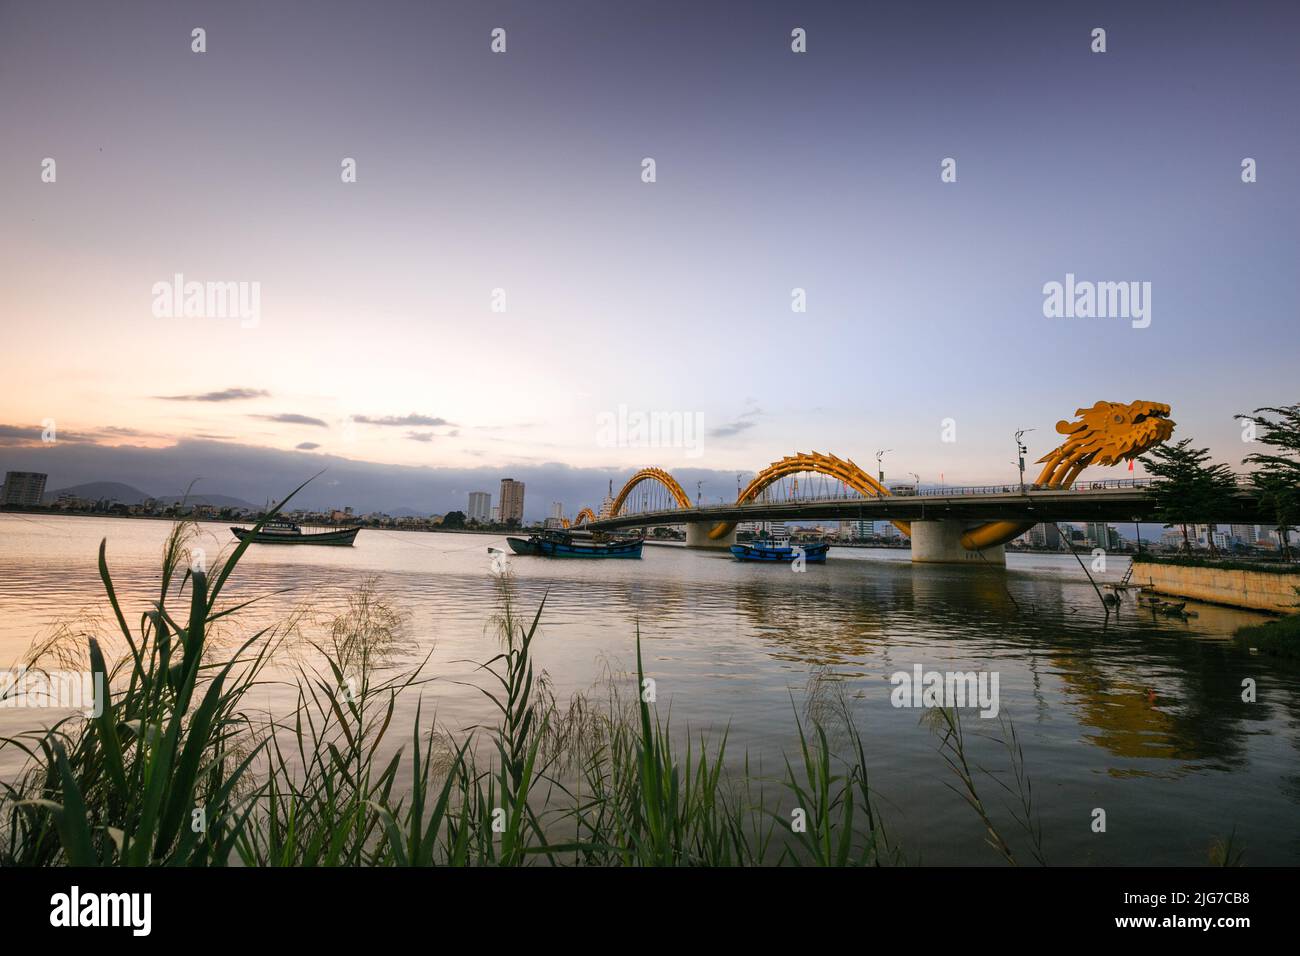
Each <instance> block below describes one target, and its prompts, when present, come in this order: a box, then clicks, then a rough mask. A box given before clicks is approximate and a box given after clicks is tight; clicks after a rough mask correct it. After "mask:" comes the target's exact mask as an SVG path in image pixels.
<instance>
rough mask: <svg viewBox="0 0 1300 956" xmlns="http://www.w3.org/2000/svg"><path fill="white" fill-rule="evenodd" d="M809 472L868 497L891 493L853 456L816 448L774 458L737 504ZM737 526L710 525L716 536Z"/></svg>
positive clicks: (712, 536)
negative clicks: (858, 463)
mask: <svg viewBox="0 0 1300 956" xmlns="http://www.w3.org/2000/svg"><path fill="white" fill-rule="evenodd" d="M807 472H812V473H814V474H818V475H826V476H827V477H828V478H835V479H837V480H839V481H842V482H844V484H846V485H848V486H849V487H850V488H852V489H853V490H855V491H857V492H859V493H861V494H863V495H866V496H867V497H868V498H879V497H883V496H885V495H888V494H889V489H888V488H886V487H885V486H884V485H882V484H881V483H880V482H879V481H877V480H876V479H875V478H874V477H873V476H871V475H870V474H868V473H867V472H865V471H863V470H862V469H861V468H859V467H858V466H857V465H856V464H855V463H854V462H853V460H852V459H844V458H837V457H836V456H835V455H824V454H822V453H821V452H817V451H814V452H811V453H809V452H799V453H797V454H794V455H787V456H786V457H785V458H782V459H781V460H780V461H774V462H772V464H770V465H768V466H767V467H766V468H764V469H763V470H762V471H760V472H759V473H758V474H757V475H755V476H754V479H753V481H751V482H750V483H749V485H748V486H746V488H745V490H744V491H742V492H741V493H740V497H739V498H737V499H736V504H738V505H743V504H745V503H746V502H749V501H754V500H756V499H757V498H758V495H759V493H760V492H761V491H762V490H763V489H764V488H766V487H767V486H768V485H770V484H772V483H773V482H775V481H780V480H781V479H782V478H787V477H789V476H790V475H798V474H804V473H807ZM893 524H894V525H895V526H896V527H898V528H899V529H900V530H901V531H903V532H904V533H906V532H907V528H906V527H904V525H905V524H906V522H898V521H895V522H893ZM734 527H735V524H733V523H731V522H725V521H724V522H721V523H719V524H716V525H714V526H713V527H712V528H711V529H709V537H710V538H713V539H714V540H717V539H719V538H725V537H726V536H727V535H729V534H730V533H731V529H732V528H734Z"/></svg>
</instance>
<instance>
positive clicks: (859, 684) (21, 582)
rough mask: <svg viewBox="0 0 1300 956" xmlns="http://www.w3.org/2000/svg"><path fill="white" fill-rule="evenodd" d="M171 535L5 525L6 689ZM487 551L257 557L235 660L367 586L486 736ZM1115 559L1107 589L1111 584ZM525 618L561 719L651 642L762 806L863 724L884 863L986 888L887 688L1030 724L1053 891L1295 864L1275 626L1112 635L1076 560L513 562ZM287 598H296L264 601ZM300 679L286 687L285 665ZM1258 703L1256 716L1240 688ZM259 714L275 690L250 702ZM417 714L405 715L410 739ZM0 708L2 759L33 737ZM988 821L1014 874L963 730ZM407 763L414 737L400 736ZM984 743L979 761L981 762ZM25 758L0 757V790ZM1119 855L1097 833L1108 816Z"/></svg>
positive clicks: (437, 705) (1023, 736)
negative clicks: (1257, 641) (983, 700)
mask: <svg viewBox="0 0 1300 956" xmlns="http://www.w3.org/2000/svg"><path fill="white" fill-rule="evenodd" d="M169 528H170V525H169V524H168V523H167V522H163V521H152V520H143V519H138V520H137V519H99V518H86V517H66V516H47V515H22V516H19V515H0V666H6V667H7V666H10V665H12V664H16V663H18V662H19V661H20V660H21V658H22V657H23V655H24V654H25V653H26V652H27V651H28V649H29V647H30V646H31V645H32V642H33V640H34V639H36V638H40V637H47V636H49V635H51V634H52V633H54V632H55V630H56V629H57V628H59V627H60V626H61V625H63V626H65V627H70V628H71V631H72V633H73V634H76V635H82V636H84V635H87V634H100V635H104V634H111V633H112V631H113V627H112V626H111V621H110V620H109V618H108V617H107V616H106V610H107V605H106V602H105V601H104V600H103V588H102V586H101V584H100V581H99V576H98V572H97V570H96V551H97V548H98V545H99V541H100V539H101V538H107V540H108V561H109V565H110V569H111V571H112V573H113V576H114V580H115V583H116V585H117V587H118V590H119V594H120V595H121V597H122V600H123V603H124V605H125V610H126V614H127V619H128V620H129V621H132V622H134V621H136V620H137V619H138V617H139V613H140V611H141V610H143V609H144V608H146V607H147V602H149V601H151V600H153V599H154V598H155V597H156V592H157V588H158V568H159V556H160V552H161V548H162V544H163V541H164V539H165V538H166V535H167V533H168V531H169ZM200 528H201V532H200V535H199V537H198V539H196V541H195V542H194V546H195V547H201V548H203V550H204V551H205V552H206V554H207V555H208V556H210V558H213V557H215V556H216V555H218V554H219V553H220V552H221V551H222V550H223V549H226V550H228V549H229V548H230V546H231V543H232V542H231V536H230V535H229V532H228V530H227V529H226V528H225V526H223V525H218V524H203V525H201V526H200ZM489 546H497V547H504V539H502V538H497V537H492V536H486V535H476V534H450V533H448V534H437V533H415V532H395V531H375V530H363V531H362V532H361V533H360V535H359V536H358V538H357V542H356V545H355V547H353V548H305V547H294V548H274V547H266V546H264V547H260V548H259V547H253V548H251V549H250V550H249V551H248V552H247V554H246V555H245V557H244V559H243V561H242V562H241V564H240V566H239V568H238V569H237V570H236V572H235V574H234V576H233V577H232V579H231V583H230V585H229V587H228V590H227V592H226V594H227V597H228V598H229V600H231V601H232V602H233V601H239V600H247V599H249V598H251V597H254V596H265V599H264V600H263V601H261V602H259V604H258V605H256V606H255V607H254V608H252V609H250V610H249V611H247V612H245V613H244V614H242V615H241V616H240V618H239V619H238V620H239V627H238V629H234V628H229V627H228V628H226V631H234V634H228V635H227V636H228V637H232V638H233V637H234V636H237V635H238V634H241V633H251V632H252V629H253V628H254V627H255V626H259V625H265V624H269V623H272V622H275V621H280V620H284V619H285V618H286V617H288V616H290V615H293V614H298V615H300V618H299V620H300V630H301V631H302V632H303V633H304V634H305V635H307V636H313V635H316V634H319V633H321V632H322V629H324V628H325V627H327V626H328V622H329V620H330V618H331V616H332V615H335V614H338V613H340V612H341V611H343V610H344V609H345V608H346V607H347V601H348V596H349V594H352V593H354V592H355V589H356V588H357V586H358V585H359V584H360V583H361V582H362V581H363V580H365V579H366V578H367V577H371V576H373V577H374V578H375V581H376V586H377V588H378V590H379V593H381V594H382V595H383V596H384V598H385V599H386V600H387V601H389V602H390V603H391V604H392V605H393V606H394V607H396V608H398V609H399V610H400V611H401V613H402V614H403V617H404V621H405V626H404V628H403V634H404V637H403V639H402V642H401V643H400V644H399V645H398V647H397V649H396V651H395V658H394V661H393V663H394V666H397V667H401V666H412V667H413V666H416V665H418V664H419V663H420V662H421V661H423V660H424V658H425V656H426V655H429V654H431V656H430V657H429V661H428V663H427V665H425V666H426V674H427V675H428V676H431V677H435V678H436V679H435V680H433V681H432V682H430V683H428V684H426V685H424V687H423V695H422V696H423V701H422V703H423V708H424V712H425V714H426V715H428V714H429V713H430V712H431V711H432V712H436V720H437V722H438V724H439V725H441V726H444V727H447V728H451V729H453V730H455V729H459V728H465V727H469V726H471V725H474V724H476V723H479V722H480V721H485V720H490V719H491V713H490V710H489V709H488V705H487V703H486V701H485V699H484V698H483V696H482V694H480V693H479V692H478V691H477V690H476V689H475V687H474V686H472V685H473V684H474V683H475V682H476V681H480V682H481V674H476V672H475V670H474V667H473V665H472V663H470V662H472V661H482V660H486V659H487V658H488V657H490V656H492V654H494V653H496V651H497V649H498V646H499V644H498V638H497V636H496V634H495V631H494V627H493V621H494V619H495V616H496V615H497V614H498V613H499V611H500V595H501V584H500V581H499V579H498V577H497V576H495V575H494V573H493V567H492V562H491V560H490V557H489V555H488V553H487V548H488V547H489ZM1126 566H1127V561H1126V560H1124V559H1122V558H1113V559H1112V560H1111V561H1110V564H1109V566H1108V567H1107V569H1106V572H1105V573H1104V574H1103V575H1101V577H1102V578H1103V579H1105V580H1114V579H1117V578H1119V577H1120V576H1122V574H1123V572H1124V570H1125V568H1126ZM510 579H511V582H512V588H513V592H514V595H515V597H514V600H515V602H516V606H517V608H518V610H519V611H520V612H522V613H526V614H528V615H529V616H531V614H532V612H533V611H534V610H535V609H536V607H537V606H538V604H539V603H540V602H541V601H542V599H543V597H545V601H546V605H545V610H544V613H543V616H542V624H541V629H540V637H539V638H538V639H537V641H536V644H535V653H536V659H537V665H538V667H539V668H541V669H544V670H545V672H546V674H547V676H548V678H549V680H550V681H551V683H552V685H553V688H554V692H555V693H556V695H557V697H559V698H560V699H564V698H566V697H568V696H569V695H570V694H573V693H575V692H583V691H591V690H592V689H593V688H598V687H599V686H600V682H601V681H602V679H605V678H607V677H610V676H612V679H613V680H614V681H616V682H622V683H623V684H626V685H627V686H628V687H631V685H632V683H633V678H632V676H631V674H634V672H635V643H634V640H635V634H636V631H637V628H638V627H639V629H640V633H641V637H642V641H643V648H644V651H643V652H644V657H645V667H646V672H647V675H648V676H651V677H653V678H654V680H655V682H656V692H657V693H656V696H657V706H658V709H659V712H660V714H661V716H667V715H668V713H669V709H670V708H671V718H672V726H673V727H674V728H676V729H677V730H678V732H679V733H686V732H687V731H688V729H689V733H690V734H691V735H692V736H693V737H697V736H698V735H699V734H702V733H703V734H706V735H708V736H709V737H710V738H711V739H714V740H716V739H717V737H718V735H719V734H720V733H721V732H722V731H724V730H726V731H727V732H728V735H729V736H728V744H727V746H728V753H729V754H730V755H732V757H733V758H734V759H736V760H739V758H740V755H741V754H742V753H744V752H747V753H748V754H749V757H750V762H751V765H752V766H758V765H759V764H760V763H761V765H762V768H763V773H764V775H765V776H770V777H772V778H773V779H774V780H775V779H777V778H779V777H780V776H781V772H782V770H783V764H782V759H783V758H782V755H783V754H787V753H788V754H791V755H792V756H793V754H794V749H795V748H796V747H797V737H796V736H795V718H796V716H798V717H799V719H801V720H803V721H804V722H805V723H807V722H808V721H810V720H811V719H812V718H814V717H818V716H826V715H828V714H832V713H833V712H834V710H835V708H834V707H833V706H831V703H832V702H833V701H835V700H840V699H842V700H844V701H847V703H848V705H849V708H850V709H851V711H852V713H853V715H854V719H855V721H856V722H857V725H858V726H859V727H860V728H861V730H862V733H863V736H864V739H865V742H866V752H867V759H868V767H869V770H870V772H871V783H872V786H873V788H874V789H875V792H876V794H877V796H878V798H879V800H880V804H881V810H882V813H883V815H884V819H885V822H886V825H887V827H888V828H889V832H890V834H891V837H892V838H893V839H894V840H895V841H896V842H897V844H898V845H899V846H901V847H902V849H903V851H904V854H905V857H906V859H907V860H908V861H909V862H913V863H921V864H924V863H936V864H938V863H956V864H981V863H996V862H998V859H999V858H998V856H997V855H996V854H995V853H994V852H993V851H992V850H991V849H990V848H989V847H988V846H987V845H986V844H985V842H984V833H983V829H982V827H981V826H980V825H979V823H978V820H977V819H976V817H975V815H974V814H973V812H972V811H971V809H970V808H969V807H968V806H966V805H965V803H964V802H963V801H962V800H961V799H960V798H959V797H958V796H957V795H956V794H954V793H953V792H952V790H951V789H949V787H948V786H947V785H948V784H956V783H957V781H956V780H955V778H954V777H953V776H952V774H951V773H950V772H949V771H948V770H947V769H946V767H945V765H944V762H943V760H942V757H941V755H940V754H939V750H938V744H939V741H938V738H937V737H936V735H935V733H934V732H933V731H932V730H931V729H930V727H929V726H927V724H926V723H925V722H924V721H923V720H922V719H921V716H922V712H921V711H918V710H917V709H913V708H908V707H895V706H894V705H893V703H892V701H891V691H892V690H893V686H892V684H891V681H890V678H891V675H894V674H896V673H898V672H908V673H911V672H912V671H913V668H914V667H915V666H916V665H920V666H921V667H922V669H923V671H938V672H953V671H960V672H969V671H976V672H985V673H992V674H996V675H997V680H998V707H999V711H1000V714H1001V715H1002V716H1003V717H1004V718H1007V719H1009V720H1010V722H1011V724H1012V725H1014V728H1015V731H1016V734H1017V736H1018V738H1019V742H1020V745H1021V747H1022V749H1023V754H1024V769H1025V771H1026V773H1027V775H1028V778H1029V780H1030V782H1031V783H1032V794H1033V809H1034V813H1035V816H1036V817H1037V819H1038V821H1039V822H1041V825H1042V830H1043V841H1042V842H1043V850H1044V853H1045V855H1046V858H1047V860H1048V862H1049V863H1054V864H1191V865H1196V864H1204V863H1206V862H1208V860H1209V854H1210V847H1211V845H1212V843H1213V842H1214V841H1215V840H1216V839H1223V838H1227V837H1228V836H1229V835H1230V834H1233V844H1234V846H1236V847H1238V848H1241V849H1243V850H1244V851H1245V857H1244V862H1246V863H1247V864H1250V865H1265V864H1275V865H1276V864H1285V865H1295V864H1297V863H1300V813H1297V804H1298V803H1300V694H1298V693H1297V692H1298V691H1300V671H1297V670H1296V669H1295V668H1293V667H1289V666H1286V665H1282V664H1279V663H1277V662H1276V661H1273V660H1271V659H1269V658H1266V657H1262V656H1256V655H1252V654H1250V653H1248V652H1247V651H1246V650H1243V649H1241V648H1239V647H1237V646H1236V645H1235V644H1234V643H1233V642H1232V641H1231V640H1230V639H1229V635H1230V634H1231V633H1232V631H1233V629H1234V628H1235V627H1237V626H1239V625H1240V624H1242V623H1247V622H1252V621H1257V620H1261V619H1262V618H1261V617H1260V616H1259V615H1254V614H1249V613H1247V612H1239V611H1234V610H1229V609H1224V608H1217V607H1210V606H1194V605H1191V606H1189V609H1191V608H1192V607H1194V608H1195V610H1196V611H1197V612H1198V616H1197V617H1194V618H1191V619H1188V620H1181V619H1171V618H1167V617H1163V616H1157V615H1154V614H1153V613H1152V612H1150V611H1145V610H1139V609H1138V608H1136V607H1135V606H1134V605H1133V604H1132V603H1128V604H1125V605H1124V606H1123V607H1122V608H1121V609H1120V611H1119V613H1118V614H1111V615H1110V617H1109V619H1108V618H1107V617H1106V615H1105V614H1104V613H1103V610H1102V608H1101V605H1100V603H1099V602H1098V599H1097V595H1096V594H1095V592H1094V591H1093V589H1092V587H1091V585H1090V584H1089V582H1088V580H1087V578H1086V577H1085V576H1084V574H1083V572H1082V571H1081V569H1080V567H1079V565H1078V563H1077V562H1076V561H1075V559H1074V558H1073V557H1072V556H1070V555H1068V554H1066V555H1025V554H1012V555H1009V557H1008V566H1007V568H1006V570H1005V571H1003V570H998V569H990V568H978V567H977V568H970V567H942V566H929V567H927V566H914V565H912V564H911V563H910V561H909V555H908V552H907V551H899V550H872V549H862V550H858V549H834V548H832V550H831V557H830V560H829V561H828V562H827V563H826V564H825V565H822V566H818V565H810V566H808V568H807V569H806V571H804V572H803V573H794V572H792V570H791V569H790V568H789V567H768V566H760V565H751V564H741V563H739V562H736V561H734V560H732V559H731V558H730V556H729V555H726V554H717V553H710V552H702V551H693V550H687V549H686V548H684V547H681V546H677V545H654V546H651V545H647V547H646V548H645V556H644V558H643V559H642V560H640V561H560V560H548V559H544V558H525V557H513V558H512V559H511V560H510ZM282 588H289V589H291V590H290V591H289V592H288V593H283V594H278V593H275V592H277V591H278V590H279V589H282ZM284 664H285V668H284V673H286V674H289V673H290V670H289V667H288V665H289V662H287V661H286V662H284ZM1247 678H1249V679H1251V680H1253V681H1254V682H1255V687H1256V689H1257V699H1256V700H1255V701H1253V702H1247V701H1245V700H1243V681H1244V680H1246V679H1247ZM256 693H257V694H258V695H261V696H262V698H263V699H262V701H261V702H262V703H264V704H265V706H266V707H267V708H268V709H270V710H273V711H275V710H283V709H284V708H286V707H287V706H289V705H290V703H291V701H292V695H291V691H290V690H289V689H287V688H286V687H282V686H281V687H277V686H275V685H268V686H266V687H264V688H259V690H258V691H257V692H256ZM416 697H417V695H414V694H413V695H410V696H408V697H407V698H406V699H404V700H403V702H402V704H401V710H400V712H399V714H398V720H405V721H406V722H407V724H408V726H409V722H410V720H411V719H412V718H413V715H414V710H415V706H416ZM33 713H34V712H33V711H31V710H18V709H0V735H2V734H8V733H13V732H14V731H16V730H18V729H21V728H23V727H25V726H29V725H30V724H31V722H32V720H33ZM963 713H964V724H965V726H966V728H967V731H968V743H969V745H970V748H969V755H970V756H971V758H972V762H973V763H976V764H978V765H979V766H981V767H983V768H986V769H987V771H988V774H983V773H980V774H977V780H976V782H977V784H979V785H980V787H981V794H982V796H983V797H984V798H985V800H986V802H987V803H988V804H989V805H990V807H992V808H994V810H993V812H994V813H995V817H996V818H997V819H999V821H1001V823H1002V824H1004V825H1005V827H1006V830H1007V832H1006V833H1005V835H1007V836H1008V837H1009V838H1010V839H1011V840H1012V842H1013V845H1014V846H1015V847H1016V848H1017V849H1018V850H1019V851H1020V853H1021V854H1023V855H1026V856H1027V852H1026V851H1025V847H1026V843H1025V842H1024V839H1023V837H1022V836H1017V835H1016V832H1015V829H1016V828H1015V826H1014V824H1013V823H1011V822H1010V816H1009V811H1007V810H1006V808H1005V805H1006V804H1008V803H1011V804H1014V803H1015V802H1016V800H1017V799H1018V798H1015V797H1012V796H1010V795H1008V794H1007V793H1006V792H1005V791H1004V790H1002V788H1001V787H1000V786H999V785H998V782H997V780H1002V781H1003V782H1007V783H1009V784H1011V785H1012V787H1013V790H1014V783H1013V782H1012V781H1011V778H1010V776H1009V774H1010V763H1009V760H1008V756H1007V751H1006V750H1005V748H1004V747H1003V746H1002V744H1001V743H1000V740H1001V738H1002V737H1003V736H1004V735H1005V729H1006V726H1007V725H1006V724H1005V723H1004V722H1001V721H998V720H992V719H989V720H985V719H982V718H980V717H979V716H978V713H977V711H975V710H966V711H964V712H963ZM399 736H400V737H401V739H406V737H405V735H399ZM985 738H989V739H985ZM17 757H18V755H17V752H16V751H14V750H12V749H9V750H5V751H3V752H0V778H8V777H11V776H12V775H13V774H14V773H15V771H16V770H17V766H18V759H17ZM1097 809H1102V810H1104V811H1105V815H1106V831H1105V832H1104V833H1098V832H1094V829H1093V826H1092V824H1093V820H1094V819H1095V818H1096V814H1095V811H1096V810H1097Z"/></svg>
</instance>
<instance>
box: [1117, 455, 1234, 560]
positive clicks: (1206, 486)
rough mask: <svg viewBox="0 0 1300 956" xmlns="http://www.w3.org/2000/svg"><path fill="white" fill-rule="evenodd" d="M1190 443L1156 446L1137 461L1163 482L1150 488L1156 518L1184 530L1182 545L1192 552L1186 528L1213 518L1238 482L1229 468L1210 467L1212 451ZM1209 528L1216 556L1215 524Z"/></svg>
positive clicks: (1169, 525) (1166, 524) (1211, 545)
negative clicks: (1193, 446)
mask: <svg viewBox="0 0 1300 956" xmlns="http://www.w3.org/2000/svg"><path fill="white" fill-rule="evenodd" d="M1191 443H1192V440H1191V439H1190V438H1184V439H1183V440H1182V441H1180V442H1178V443H1177V444H1176V445H1157V446H1156V447H1155V448H1154V449H1152V451H1151V453H1150V454H1149V455H1144V456H1142V457H1141V458H1139V459H1138V460H1139V461H1141V462H1142V464H1143V465H1145V466H1146V469H1147V471H1149V472H1150V473H1151V474H1152V475H1154V476H1155V477H1156V478H1158V479H1160V480H1159V481H1157V482H1156V483H1155V484H1154V485H1152V486H1151V497H1152V498H1154V499H1155V505H1156V517H1157V518H1159V519H1160V520H1161V521H1163V522H1165V527H1166V528H1172V527H1173V526H1174V525H1178V526H1179V527H1181V528H1182V529H1183V546H1184V548H1185V549H1186V550H1188V551H1191V550H1192V542H1191V539H1190V538H1188V536H1187V526H1188V525H1189V524H1195V523H1196V522H1197V519H1198V518H1199V519H1201V520H1204V519H1205V518H1207V517H1209V516H1211V515H1213V514H1214V512H1215V511H1216V510H1218V507H1219V505H1220V504H1222V502H1223V501H1224V499H1225V498H1227V497H1228V496H1229V495H1231V494H1232V493H1233V491H1235V490H1236V487H1237V479H1236V478H1235V477H1234V476H1233V474H1232V470H1231V469H1230V468H1229V467H1228V466H1227V465H1223V464H1219V465H1211V464H1208V462H1209V460H1210V451H1209V449H1208V448H1190V447H1188V446H1190V445H1191ZM1209 528H1210V534H1209V543H1210V551H1211V553H1217V552H1218V548H1216V547H1215V545H1214V530H1215V528H1216V525H1214V524H1210V525H1209Z"/></svg>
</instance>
